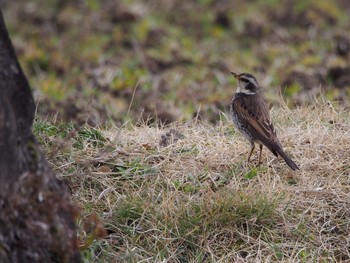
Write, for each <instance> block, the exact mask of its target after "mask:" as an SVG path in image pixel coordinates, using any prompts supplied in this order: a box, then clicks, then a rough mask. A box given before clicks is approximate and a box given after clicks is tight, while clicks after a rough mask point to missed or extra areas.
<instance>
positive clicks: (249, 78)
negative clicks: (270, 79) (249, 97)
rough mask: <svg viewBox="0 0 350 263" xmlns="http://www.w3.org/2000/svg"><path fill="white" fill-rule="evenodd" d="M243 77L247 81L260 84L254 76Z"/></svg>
mask: <svg viewBox="0 0 350 263" xmlns="http://www.w3.org/2000/svg"><path fill="white" fill-rule="evenodd" d="M241 79H243V80H247V81H249V82H251V83H254V84H255V85H256V86H258V83H257V82H256V80H255V79H254V78H251V77H247V76H242V77H241Z"/></svg>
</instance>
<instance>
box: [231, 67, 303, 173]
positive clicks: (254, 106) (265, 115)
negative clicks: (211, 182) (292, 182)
mask: <svg viewBox="0 0 350 263" xmlns="http://www.w3.org/2000/svg"><path fill="white" fill-rule="evenodd" d="M231 73H232V74H233V76H235V78H236V79H238V88H237V90H236V93H235V95H234V97H233V99H232V101H231V107H230V110H231V118H232V121H233V123H234V124H235V126H236V128H237V129H238V130H239V131H240V132H241V133H242V135H243V136H244V137H245V138H246V139H247V140H248V141H249V142H250V145H251V149H250V152H249V155H248V162H249V161H250V157H251V156H252V153H253V151H254V148H255V143H258V144H259V145H260V154H259V161H258V165H260V163H261V154H262V149H263V146H265V147H266V148H268V149H269V150H270V151H271V152H272V153H273V154H274V155H275V156H276V157H278V156H281V157H282V158H283V159H284V161H285V162H286V163H287V165H288V166H289V167H290V168H291V169H292V170H297V169H299V167H298V165H296V164H295V163H294V162H293V161H292V159H291V158H290V157H289V156H288V155H287V154H286V153H285V152H284V150H283V148H282V145H281V143H280V141H279V140H278V138H277V134H276V130H275V128H274V126H273V124H272V122H271V118H270V113H269V109H268V106H267V104H266V102H265V100H264V97H263V95H262V94H261V90H260V87H259V84H258V82H257V80H256V78H255V77H254V76H253V75H252V74H249V73H242V74H237V73H234V72H231Z"/></svg>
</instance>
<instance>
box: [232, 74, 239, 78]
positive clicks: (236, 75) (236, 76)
mask: <svg viewBox="0 0 350 263" xmlns="http://www.w3.org/2000/svg"><path fill="white" fill-rule="evenodd" d="M231 74H232V75H233V76H234V77H235V78H236V79H239V75H238V74H237V73H234V72H231Z"/></svg>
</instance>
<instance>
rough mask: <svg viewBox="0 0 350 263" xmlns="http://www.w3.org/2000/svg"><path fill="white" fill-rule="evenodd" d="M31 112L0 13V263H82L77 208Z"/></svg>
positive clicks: (31, 104) (32, 106)
mask: <svg viewBox="0 0 350 263" xmlns="http://www.w3.org/2000/svg"><path fill="white" fill-rule="evenodd" d="M34 111H35V104H34V100H33V96H32V93H31V90H30V87H29V84H28V81H27V79H26V77H25V76H24V74H23V71H22V69H21V67H20V65H19V63H18V60H17V57H16V54H15V51H14V48H13V46H12V43H11V40H10V38H9V35H8V33H7V29H6V26H5V23H4V19H3V16H2V12H1V11H0V262H11V263H16V262H19V263H23V262H81V259H80V254H79V251H78V248H77V245H78V242H77V237H76V229H75V223H74V218H75V216H76V214H77V212H76V211H77V209H76V207H74V206H73V205H72V203H71V202H70V201H69V196H68V193H67V191H66V188H65V187H64V185H63V184H62V183H61V182H60V181H58V180H57V179H56V177H55V176H54V175H53V173H52V171H51V170H50V168H49V166H48V163H47V162H46V160H45V158H44V157H43V156H42V154H41V152H40V150H39V147H38V145H37V143H36V141H35V138H34V136H33V134H32V130H31V128H32V123H33V119H34Z"/></svg>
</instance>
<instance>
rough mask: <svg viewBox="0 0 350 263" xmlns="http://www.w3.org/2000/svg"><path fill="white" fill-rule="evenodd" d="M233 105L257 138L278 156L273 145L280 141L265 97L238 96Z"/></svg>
mask: <svg viewBox="0 0 350 263" xmlns="http://www.w3.org/2000/svg"><path fill="white" fill-rule="evenodd" d="M233 106H234V107H235V110H236V111H237V113H238V115H239V116H240V118H241V120H242V121H243V122H244V123H245V126H246V127H247V129H248V131H249V132H250V133H251V134H252V135H253V136H254V137H255V139H256V140H258V141H260V142H261V143H263V144H264V145H265V146H266V147H267V148H268V149H269V150H270V151H271V152H272V153H273V154H274V155H276V156H277V153H276V151H275V150H274V147H273V145H274V144H279V141H278V139H277V137H276V132H275V129H274V127H273V125H272V122H271V120H270V113H269V110H268V107H267V104H266V102H265V101H264V99H263V98H262V97H261V96H256V95H250V96H244V97H238V98H236V99H235V100H234V103H233ZM256 106H257V107H256Z"/></svg>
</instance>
